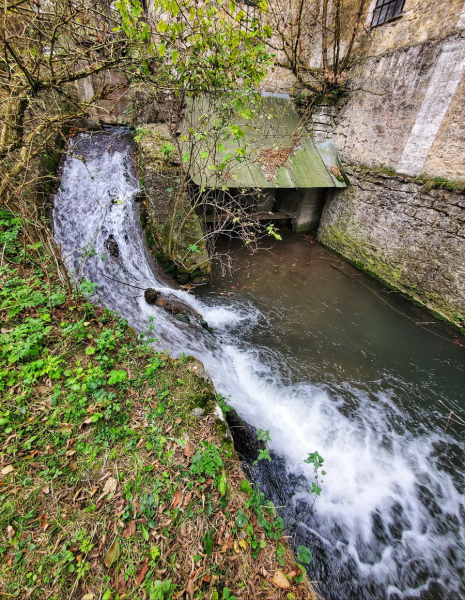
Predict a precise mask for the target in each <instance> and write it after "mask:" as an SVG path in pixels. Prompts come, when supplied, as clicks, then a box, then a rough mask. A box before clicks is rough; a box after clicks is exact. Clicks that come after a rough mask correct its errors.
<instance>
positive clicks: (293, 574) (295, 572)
mask: <svg viewBox="0 0 465 600" xmlns="http://www.w3.org/2000/svg"><path fill="white" fill-rule="evenodd" d="M296 575H297V571H291V572H290V573H287V577H295V576H296Z"/></svg>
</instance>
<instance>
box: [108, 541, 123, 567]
mask: <svg viewBox="0 0 465 600" xmlns="http://www.w3.org/2000/svg"><path fill="white" fill-rule="evenodd" d="M120 553H121V550H120V545H119V542H118V540H115V541H114V542H113V544H112V545H111V546H110V548H109V550H108V552H107V553H106V554H105V558H104V563H105V566H106V568H107V569H109V568H110V567H111V565H112V564H113V563H114V562H115V561H117V560H118V558H119V557H120Z"/></svg>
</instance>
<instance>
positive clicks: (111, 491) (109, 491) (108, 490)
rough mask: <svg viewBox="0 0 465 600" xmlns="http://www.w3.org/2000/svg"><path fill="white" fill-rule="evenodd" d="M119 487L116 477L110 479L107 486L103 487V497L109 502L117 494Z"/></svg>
mask: <svg viewBox="0 0 465 600" xmlns="http://www.w3.org/2000/svg"><path fill="white" fill-rule="evenodd" d="M117 485H118V483H117V481H116V479H115V478H114V477H109V478H108V479H107V480H106V481H105V485H104V487H103V495H105V496H106V497H107V500H110V499H111V498H113V496H114V495H115V492H116V486H117Z"/></svg>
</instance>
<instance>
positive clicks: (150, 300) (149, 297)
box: [144, 288, 158, 304]
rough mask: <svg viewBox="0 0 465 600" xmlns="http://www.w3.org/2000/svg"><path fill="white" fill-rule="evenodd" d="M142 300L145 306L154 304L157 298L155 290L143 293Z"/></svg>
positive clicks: (147, 290) (148, 289)
mask: <svg viewBox="0 0 465 600" xmlns="http://www.w3.org/2000/svg"><path fill="white" fill-rule="evenodd" d="M144 298H145V301H146V302H147V304H155V302H156V301H157V298H158V292H157V290H154V289H153V288H147V289H146V290H145V292H144Z"/></svg>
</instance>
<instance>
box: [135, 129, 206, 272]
mask: <svg viewBox="0 0 465 600" xmlns="http://www.w3.org/2000/svg"><path fill="white" fill-rule="evenodd" d="M164 143H169V144H171V143H172V138H171V136H170V133H169V129H168V126H167V125H166V124H165V123H156V124H149V125H146V126H145V127H144V133H143V135H142V137H141V140H140V142H139V163H140V167H141V175H142V183H143V187H144V192H145V195H146V199H147V208H148V214H149V223H148V227H149V228H150V232H151V234H152V235H153V238H154V240H155V244H156V250H157V253H158V258H159V259H162V262H164V261H168V263H171V265H172V266H173V268H174V275H175V276H176V279H177V280H178V281H179V282H180V283H187V281H189V280H190V281H192V282H193V283H201V282H203V281H205V279H206V277H207V276H208V274H209V273H210V262H209V256H208V251H207V248H206V244H205V241H204V239H203V238H204V234H203V230H202V225H201V223H200V219H199V217H198V216H197V214H196V213H195V212H194V211H193V209H192V206H191V202H190V199H189V195H188V193H187V191H182V190H181V189H180V174H181V171H180V164H179V162H177V160H176V154H174V153H173V154H172V155H170V156H169V158H168V157H167V156H166V155H165V154H163V153H162V152H161V150H160V148H161V147H162V146H163V144H164ZM193 246H195V247H196V248H197V251H195V252H194V251H192V250H190V249H189V247H193Z"/></svg>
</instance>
